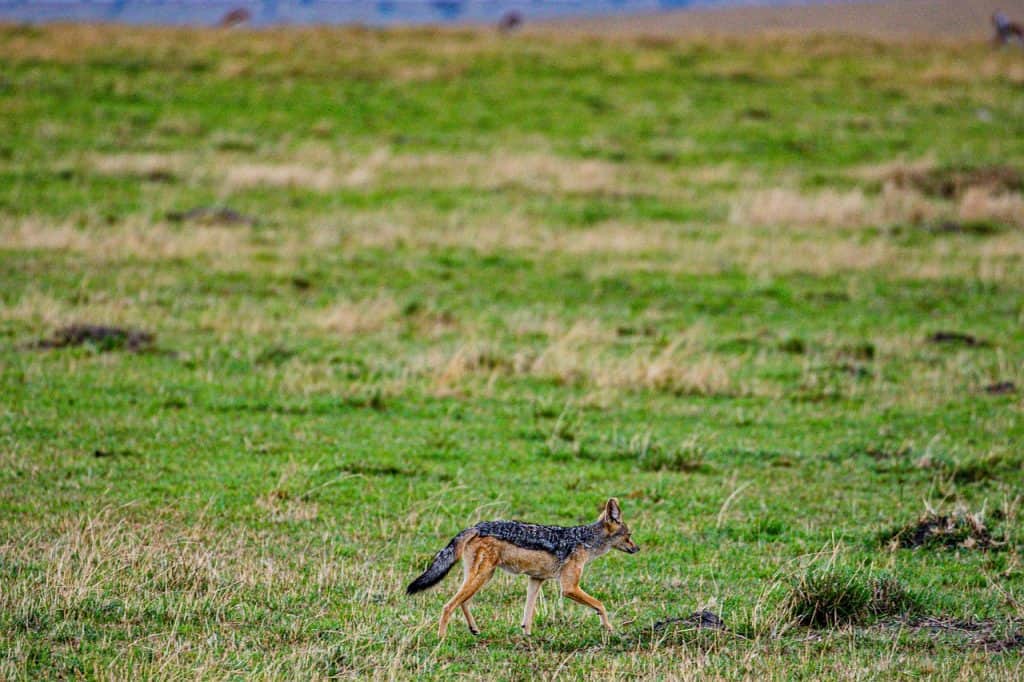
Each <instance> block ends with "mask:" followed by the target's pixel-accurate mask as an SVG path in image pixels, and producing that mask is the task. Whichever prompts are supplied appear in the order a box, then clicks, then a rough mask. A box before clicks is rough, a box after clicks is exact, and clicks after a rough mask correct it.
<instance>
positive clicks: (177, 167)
mask: <svg viewBox="0 0 1024 682" xmlns="http://www.w3.org/2000/svg"><path fill="white" fill-rule="evenodd" d="M89 161H90V165H91V167H92V169H93V170H94V171H96V172H97V173H101V174H103V175H114V176H123V177H132V178H141V179H146V180H171V179H174V178H178V177H180V176H183V175H185V173H186V169H187V168H188V166H189V161H188V158H187V157H186V156H185V155H184V154H156V153H148V154H96V155H93V156H92V157H90V159H89Z"/></svg>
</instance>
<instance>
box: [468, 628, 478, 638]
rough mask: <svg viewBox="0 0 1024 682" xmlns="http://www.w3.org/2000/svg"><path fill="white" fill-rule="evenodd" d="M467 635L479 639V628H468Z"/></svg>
mask: <svg viewBox="0 0 1024 682" xmlns="http://www.w3.org/2000/svg"><path fill="white" fill-rule="evenodd" d="M469 634H471V635H473V636H474V637H479V636H480V628H470V629H469Z"/></svg>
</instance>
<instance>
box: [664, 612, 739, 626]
mask: <svg viewBox="0 0 1024 682" xmlns="http://www.w3.org/2000/svg"><path fill="white" fill-rule="evenodd" d="M672 625H680V626H683V627H688V628H694V629H697V630H728V629H729V628H727V627H726V626H725V621H723V620H722V618H721V617H720V616H719V615H718V614H717V613H714V612H712V611H708V610H707V609H701V610H700V611H694V612H693V613H691V614H690V615H689V616H686V617H685V618H681V617H674V618H666V619H665V620H659V621H657V622H656V623H655V624H654V629H655V630H664V629H666V628H668V627H669V626H672Z"/></svg>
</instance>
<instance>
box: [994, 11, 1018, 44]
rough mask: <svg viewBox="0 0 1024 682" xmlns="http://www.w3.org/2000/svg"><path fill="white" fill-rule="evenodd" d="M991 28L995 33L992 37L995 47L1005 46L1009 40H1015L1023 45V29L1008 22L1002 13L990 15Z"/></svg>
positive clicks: (1012, 22)
mask: <svg viewBox="0 0 1024 682" xmlns="http://www.w3.org/2000/svg"><path fill="white" fill-rule="evenodd" d="M992 27H993V28H994V29H995V31H996V33H995V35H994V36H993V37H992V40H993V42H994V43H995V44H996V45H1006V44H1007V43H1009V42H1010V41H1011V40H1017V41H1019V42H1020V43H1021V44H1024V28H1022V27H1021V25H1020V24H1018V23H1017V22H1016V21H1010V18H1009V17H1007V16H1006V15H1005V14H1003V13H1002V12H995V13H994V14H993V15H992Z"/></svg>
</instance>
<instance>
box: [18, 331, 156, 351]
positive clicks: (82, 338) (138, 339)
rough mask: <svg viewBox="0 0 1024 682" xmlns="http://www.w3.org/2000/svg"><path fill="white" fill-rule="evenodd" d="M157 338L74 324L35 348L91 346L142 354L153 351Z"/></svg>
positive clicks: (104, 349) (144, 334)
mask: <svg viewBox="0 0 1024 682" xmlns="http://www.w3.org/2000/svg"><path fill="white" fill-rule="evenodd" d="M154 340H155V337H154V336H153V334H150V333H149V332H144V331H140V330H138V329H126V328H123V327H111V326H107V325H100V324H72V325H68V326H67V327H61V328H60V329H58V330H57V331H56V332H54V334H53V336H52V337H51V338H49V339H43V340H41V341H38V342H37V343H36V344H35V345H34V347H35V348H41V349H50V348H73V347H76V346H83V345H86V344H91V345H94V346H96V347H97V348H98V349H99V350H100V351H101V352H106V351H112V350H127V351H130V352H132V353H141V352H144V351H149V350H152V349H153V342H154Z"/></svg>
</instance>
